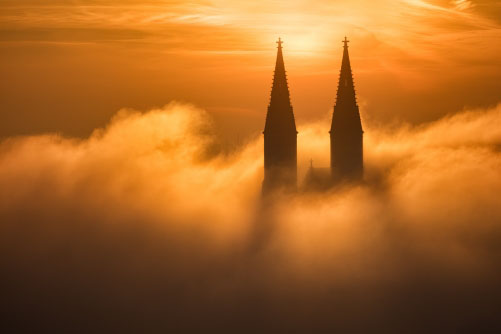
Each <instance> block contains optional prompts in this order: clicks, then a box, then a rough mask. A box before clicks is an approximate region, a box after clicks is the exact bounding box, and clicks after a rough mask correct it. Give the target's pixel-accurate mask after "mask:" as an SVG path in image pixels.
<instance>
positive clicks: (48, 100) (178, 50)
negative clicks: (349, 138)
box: [0, 0, 501, 140]
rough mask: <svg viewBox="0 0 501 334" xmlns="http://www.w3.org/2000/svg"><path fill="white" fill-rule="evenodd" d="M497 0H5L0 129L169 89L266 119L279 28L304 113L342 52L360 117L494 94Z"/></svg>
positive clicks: (500, 18)
mask: <svg viewBox="0 0 501 334" xmlns="http://www.w3.org/2000/svg"><path fill="white" fill-rule="evenodd" d="M500 23H501V4H500V3H499V2H497V1H467V0H456V1H445V0H438V1H422V0H407V1H389V0H379V1H360V0H352V1H315V2H313V1H294V0H289V1H221V0H216V1H198V0H194V1H190V2H185V1H176V0H167V1H161V0H145V1H139V0H120V1H119V0H103V1H97V0H88V1H80V0H72V1H70V0H54V1H44V0H2V3H1V4H0V77H1V78H2V80H0V112H1V119H2V122H0V137H6V136H11V135H17V134H27V133H39V132H48V131H50V132H52V131H55V132H59V133H63V134H67V135H77V136H83V135H87V134H89V133H90V132H91V131H92V130H93V129H94V128H96V127H100V126H102V125H104V124H105V123H106V122H107V121H108V120H109V119H110V117H111V116H112V115H113V114H114V113H115V112H116V111H117V110H119V109H120V108H123V107H130V108H139V109H148V108H151V107H155V106H162V105H164V104H166V103H168V102H170V101H172V100H178V101H183V102H189V103H193V104H195V105H197V106H198V107H201V108H204V109H206V110H208V111H209V112H211V113H212V114H213V115H214V116H215V120H216V124H217V125H218V127H219V129H220V131H221V135H222V136H223V137H226V138H229V139H231V140H235V139H239V138H240V139H241V138H244V137H245V136H247V135H249V134H252V133H257V132H259V131H261V130H262V128H263V125H264V116H265V112H266V106H267V103H268V99H269V93H270V92H269V91H270V86H271V79H272V73H273V66H274V61H275V52H276V44H275V41H276V39H277V38H278V36H281V37H282V39H283V40H284V41H285V42H284V55H285V63H286V68H287V71H288V77H289V86H290V89H291V97H292V103H293V106H294V110H295V114H296V119H297V121H298V123H303V122H306V121H308V120H315V119H319V118H324V117H330V113H331V108H332V106H333V104H334V97H335V91H336V85H337V82H336V80H337V76H338V71H339V67H340V60H341V55H342V44H341V39H342V38H343V37H344V36H345V35H347V36H348V38H349V39H350V40H351V43H350V56H351V59H352V67H353V72H354V78H355V85H356V88H357V93H358V100H359V104H360V107H361V113H362V118H363V123H364V124H366V125H367V124H369V125H371V124H386V123H388V122H390V123H391V122H394V121H406V122H412V123H420V122H425V121H429V120H434V119H437V118H439V117H440V116H442V115H444V114H446V113H452V112H456V111H459V110H461V109H463V108H465V107H487V106H492V105H494V104H496V103H498V102H499V101H500V100H501V94H500V89H499V79H500V78H501V60H500V57H499V54H501V24H500Z"/></svg>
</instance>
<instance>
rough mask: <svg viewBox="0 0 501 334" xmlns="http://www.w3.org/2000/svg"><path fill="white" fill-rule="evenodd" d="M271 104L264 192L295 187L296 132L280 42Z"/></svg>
mask: <svg viewBox="0 0 501 334" xmlns="http://www.w3.org/2000/svg"><path fill="white" fill-rule="evenodd" d="M277 44H278V51H277V61H276V63H275V73H274V75H273V86H272V89H271V96H270V104H269V105H268V112H267V114H266V123H265V126H264V132H263V133H264V174H265V175H264V182H263V192H264V193H267V192H268V191H270V190H272V189H276V188H284V187H285V188H289V189H290V188H292V189H294V188H295V187H296V182H297V131H296V122H295V120H294V113H293V111H292V105H291V101H290V95H289V87H288V85H287V76H286V74H285V65H284V58H283V54H282V40H281V39H280V38H279V39H278V42H277Z"/></svg>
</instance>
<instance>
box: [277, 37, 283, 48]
mask: <svg viewBox="0 0 501 334" xmlns="http://www.w3.org/2000/svg"><path fill="white" fill-rule="evenodd" d="M282 43H283V41H282V40H281V39H280V37H279V38H278V41H277V44H278V47H279V48H281V47H282Z"/></svg>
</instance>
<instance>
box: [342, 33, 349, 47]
mask: <svg viewBox="0 0 501 334" xmlns="http://www.w3.org/2000/svg"><path fill="white" fill-rule="evenodd" d="M342 42H343V43H344V47H345V48H347V47H348V42H349V40H348V39H347V38H346V36H344V40H343V41H342Z"/></svg>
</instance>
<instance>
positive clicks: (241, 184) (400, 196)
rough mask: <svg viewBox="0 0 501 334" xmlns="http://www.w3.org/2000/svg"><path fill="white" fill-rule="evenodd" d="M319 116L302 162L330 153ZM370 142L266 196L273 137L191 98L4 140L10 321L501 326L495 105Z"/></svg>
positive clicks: (238, 326) (0, 148)
mask: <svg viewBox="0 0 501 334" xmlns="http://www.w3.org/2000/svg"><path fill="white" fill-rule="evenodd" d="M325 128H326V124H323V123H318V124H306V125H304V126H301V127H299V137H298V150H299V151H298V156H299V161H300V162H301V165H300V166H299V168H300V171H301V173H300V174H301V175H303V174H304V171H305V170H306V169H307V163H306V161H307V160H308V158H309V157H310V156H315V157H316V156H324V158H325V159H328V156H327V155H328V152H329V147H328V145H329V143H328V137H327V140H326V139H325V137H326V136H328V135H327V132H326V131H325ZM364 141H365V147H364V162H365V180H364V182H363V183H361V184H357V185H344V186H339V187H337V188H335V189H333V190H332V191H330V192H328V193H325V192H324V193H314V192H308V193H306V192H298V193H296V194H280V195H277V196H276V197H274V198H273V200H271V201H263V200H262V199H261V196H260V191H261V189H260V188H261V182H262V178H263V171H262V169H263V163H262V139H261V138H256V139H251V140H249V141H248V142H247V143H246V144H245V145H242V146H241V147H240V148H239V149H237V150H232V151H228V152H221V151H220V150H218V149H217V136H216V134H215V133H214V131H213V127H212V121H211V118H210V116H209V115H208V114H207V113H206V112H204V111H203V110H200V109H197V108H195V107H193V106H190V105H185V104H177V103H171V104H169V105H167V106H166V107H164V108H161V109H156V110H151V111H148V112H138V111H133V110H122V111H120V112H119V113H118V114H117V115H116V116H115V117H114V118H113V119H112V120H111V121H110V123H109V125H108V126H106V127H105V128H104V129H98V130H96V131H95V132H94V133H93V134H92V135H91V136H90V137H89V138H87V139H75V138H65V137H61V136H59V135H57V134H48V135H38V136H28V137H13V138H9V139H6V140H4V141H3V142H1V143H0V268H1V269H2V284H1V290H2V291H1V295H2V301H1V302H0V307H1V311H2V314H4V315H5V319H7V320H6V321H5V322H4V323H3V324H2V325H0V326H2V327H5V328H6V329H7V330H8V332H18V331H28V332H51V333H54V332H66V333H68V332H71V333H75V332H82V333H95V332H106V333H109V332H192V331H197V332H205V333H206V332H232V333H237V332H273V333H277V332H299V333H311V332H341V333H346V332H365V333H367V332H384V333H390V332H395V333H402V332H405V333H423V332H439V333H444V332H477V333H478V332H495V331H496V330H500V329H501V322H500V321H499V319H498V315H499V309H500V308H501V288H500V287H499V282H500V279H501V268H500V263H501V196H500V193H501V105H499V106H497V107H494V108H491V109H487V110H465V111H462V112H458V113H457V114H454V115H451V116H448V117H445V118H443V119H440V120H438V121H436V122H433V123H429V124H424V125H421V126H418V127H410V126H391V127H387V128H381V127H372V128H371V127H366V129H365V136H364ZM303 161H305V163H302V162H303ZM324 162H325V163H326V165H327V164H328V160H325V161H324Z"/></svg>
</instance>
